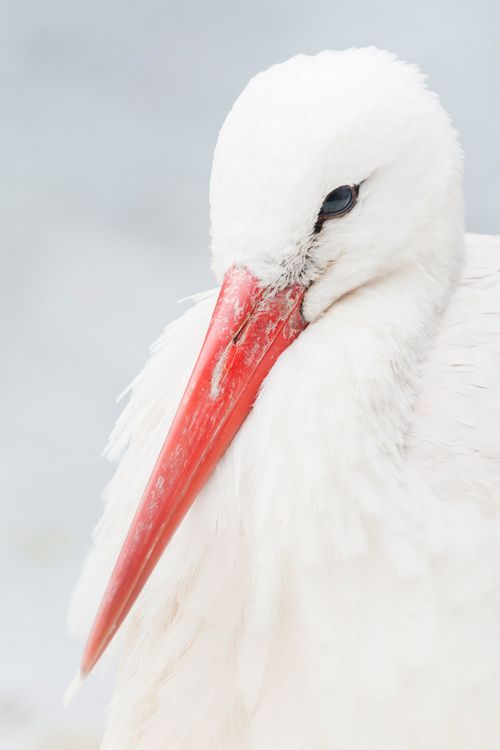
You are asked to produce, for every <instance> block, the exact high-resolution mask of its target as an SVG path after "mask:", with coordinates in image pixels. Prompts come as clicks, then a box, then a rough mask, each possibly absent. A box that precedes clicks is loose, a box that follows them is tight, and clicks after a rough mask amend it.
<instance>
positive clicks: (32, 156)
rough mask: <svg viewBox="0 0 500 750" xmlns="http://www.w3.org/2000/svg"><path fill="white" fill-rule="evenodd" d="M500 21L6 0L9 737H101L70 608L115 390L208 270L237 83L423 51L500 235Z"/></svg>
mask: <svg viewBox="0 0 500 750" xmlns="http://www.w3.org/2000/svg"><path fill="white" fill-rule="evenodd" d="M499 25H500V12H499V6H498V3H497V2H496V0H475V2H473V3H472V2H470V3H465V2H461V3H459V2H455V1H454V0H444V1H443V0H432V1H428V0H420V2H418V3H417V2H411V3H409V2H401V0H379V1H378V2H375V3H374V2H371V0H357V2H355V3H354V2H352V3H347V2H342V3H340V2H333V1H332V0H329V1H328V2H327V1H326V0H316V2H307V3H306V2H293V1H292V2H290V1H289V2H284V1H279V2H276V1H274V2H273V1H272V0H271V1H269V0H252V2H248V0H247V2H239V1H238V0H231V1H230V0H212V2H206V3H204V2H202V1H201V0H191V1H190V2H180V0H178V2H170V1H169V0H159V1H156V0H141V2H131V1H126V2H125V1H123V2H111V0H99V2H98V1H97V0H76V2H71V0H70V1H69V2H61V1H60V0H45V2H43V0H42V1H41V0H1V2H0V60H1V65H0V81H1V83H0V86H1V92H0V113H1V114H0V132H1V136H0V149H1V159H0V170H1V179H0V233H1V241H0V248H1V253H2V261H3V262H2V273H1V295H0V304H1V308H2V309H1V317H0V320H1V323H0V325H1V327H2V333H3V339H2V343H1V352H2V367H1V385H0V393H1V396H2V399H3V403H2V410H1V414H2V427H1V430H0V441H1V446H0V451H1V456H2V477H1V482H2V524H1V541H2V546H1V576H2V580H1V581H0V592H1V593H0V607H1V610H0V611H1V621H2V633H1V639H0V648H1V654H0V657H1V660H0V665H1V667H0V747H1V748H2V749H3V748H5V749H6V750H7V749H8V750H21V749H22V750H42V749H43V750H58V749H62V748H64V749H65V750H66V749H67V750H70V749H71V750H83V748H85V749H86V750H88V749H89V748H95V747H97V743H98V737H99V732H100V728H101V726H102V723H103V719H104V704H105V701H106V699H107V697H108V694H109V685H108V680H109V678H107V677H105V676H104V675H102V674H97V675H96V676H94V677H92V678H91V679H90V680H89V682H88V684H87V685H86V686H85V687H84V689H83V690H82V692H81V693H80V695H79V696H78V699H77V700H76V702H75V703H74V705H73V706H72V707H71V708H70V709H69V711H67V712H63V710H62V708H61V704H60V700H61V694H62V692H63V690H64V687H65V685H66V683H67V682H68V680H69V679H70V677H71V676H72V673H73V672H74V670H75V668H76V666H77V663H78V659H79V653H80V647H79V646H77V645H75V644H73V643H71V642H70V640H69V638H68V637H67V636H66V633H65V623H64V621H65V613H66V607H67V601H68V597H69V594H70V590H71V588H72V586H73V584H74V581H75V578H76V576H77V572H78V569H79V566H80V564H81V560H82V558H83V554H84V550H85V547H86V545H87V544H88V540H89V535H90V532H91V529H92V526H93V524H94V523H95V521H96V519H97V517H98V514H99V508H100V499H99V493H100V491H101V489H102V487H103V485H104V484H105V483H106V481H107V479H108V478H109V476H110V472H111V469H110V468H109V467H108V466H106V464H105V463H104V462H103V461H102V460H101V459H100V458H99V455H100V452H101V449H102V447H103V445H104V443H105V440H106V436H107V434H108V433H109V431H110V429H111V427H112V425H113V423H114V420H115V418H116V416H117V414H118V407H117V406H116V404H115V397H116V395H117V394H118V393H119V392H120V391H121V390H122V389H123V387H124V386H125V385H126V384H127V383H128V382H129V381H130V379H131V378H132V377H133V375H134V374H135V373H136V372H137V370H138V369H139V368H140V367H141V365H142V363H143V361H144V359H145V356H146V353H147V347H148V345H149V344H150V342H151V341H152V340H153V339H154V338H155V337H156V336H157V335H158V334H159V333H160V331H161V330H162V328H163V326H164V325H165V324H166V323H167V322H168V321H169V320H171V319H172V318H173V317H174V316H176V315H178V314H179V313H180V311H181V310H182V308H181V307H179V306H177V304H176V300H178V299H179V298H182V297H185V296H186V295H188V294H190V293H193V292H196V291H199V290H201V289H203V288H205V287H207V286H208V285H211V284H212V283H213V282H212V279H211V276H210V273H209V263H208V202H207V191H208V179H209V171H210V163H211V158H212V150H213V147H214V144H215V140H216V136H217V132H218V129H219V127H220V125H221V123H222V120H223V118H224V116H225V114H226V112H227V110H228V109H229V107H230V105H231V103H232V101H233V100H234V98H235V97H236V95H237V94H238V92H239V91H240V90H241V88H242V87H243V86H244V84H245V83H246V81H247V80H248V78H249V77H250V76H252V75H253V74H254V73H256V72H257V71H259V70H260V69H262V68H265V67H267V66H268V65H270V64H271V63H273V62H276V61H279V60H282V59H284V58H286V57H288V56H290V55H292V54H294V53H295V52H299V51H303V52H315V51H318V50H320V49H322V48H326V47H330V48H344V47H349V46H362V45H368V44H376V45H378V46H381V47H386V48H388V49H391V50H393V51H394V52H396V53H397V54H399V55H400V56H401V57H403V58H405V59H407V60H410V61H413V62H417V63H418V64H419V65H420V66H421V67H422V68H423V70H425V71H426V72H427V73H428V74H429V76H430V84H431V86H432V87H433V88H435V89H436V90H437V91H439V92H440V94H441V96H442V99H443V102H444V104H445V106H446V107H447V109H448V110H449V111H450V113H451V115H452V117H453V119H454V120H455V122H456V124H457V127H458V128H459V130H460V132H461V134H462V141H463V144H464V148H465V151H466V154H467V170H466V198H467V220H468V227H469V228H470V229H472V230H475V231H480V232H488V233H494V232H498V231H499V230H500V217H499V213H498V207H499V204H500V201H499V193H500V189H499V181H500V177H499V175H500V159H499V151H498V148H497V141H498V134H499V133H500V97H499V85H498V84H499V70H500V45H499V43H498V28H499ZM200 750H202V749H201V748H200Z"/></svg>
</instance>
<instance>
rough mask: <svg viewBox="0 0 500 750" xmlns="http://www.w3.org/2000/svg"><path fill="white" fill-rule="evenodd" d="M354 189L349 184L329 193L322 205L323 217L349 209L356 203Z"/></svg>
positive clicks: (321, 212)
mask: <svg viewBox="0 0 500 750" xmlns="http://www.w3.org/2000/svg"><path fill="white" fill-rule="evenodd" d="M354 199H355V195H354V189H353V188H352V187H350V186H349V185H342V187H338V188H336V189H335V190H332V192H331V193H329V194H328V195H327V196H326V198H325V200H324V203H323V205H322V207H321V211H320V215H321V216H323V218H325V219H326V218H328V217H330V216H336V215H338V214H343V213H345V212H346V211H348V210H349V209H350V208H351V207H352V205H353V204H354Z"/></svg>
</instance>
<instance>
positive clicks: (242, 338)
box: [81, 267, 307, 677]
mask: <svg viewBox="0 0 500 750" xmlns="http://www.w3.org/2000/svg"><path fill="white" fill-rule="evenodd" d="M304 292H305V287H303V286H301V285H299V284H295V285H293V286H289V287H287V288H285V289H282V290H278V291H277V290H275V289H268V288H266V287H264V286H262V285H261V284H260V282H259V281H258V279H257V278H255V277H254V276H253V275H252V274H251V273H250V272H249V271H248V270H247V269H245V268H239V267H233V268H231V269H230V270H229V271H228V272H227V274H226V276H225V279H224V283H223V285H222V288H221V291H220V294H219V298H218V301H217V304H216V306H215V310H214V313H213V316H212V319H211V322H210V325H209V328H208V332H207V335H206V338H205V341H204V344H203V346H202V349H201V352H200V354H199V357H198V360H197V362H196V365H195V367H194V370H193V373H192V375H191V378H190V380H189V383H188V385H187V388H186V391H185V393H184V396H183V398H182V400H181V403H180V405H179V409H178V411H177V414H176V416H175V418H174V421H173V423H172V426H171V428H170V432H169V434H168V435H167V438H166V440H165V443H164V445H163V448H162V450H161V452H160V455H159V457H158V460H157V462H156V465H155V467H154V470H153V473H152V475H151V478H150V480H149V482H148V485H147V487H146V489H145V492H144V495H143V498H142V501H141V504H140V506H139V508H138V511H137V513H136V515H135V518H134V520H133V522H132V525H131V527H130V530H129V532H128V534H127V538H126V539H125V542H124V544H123V547H122V549H121V552H120V554H119V556H118V560H117V562H116V565H115V567H114V570H113V573H112V576H111V579H110V581H109V584H108V586H107V589H106V591H105V594H104V597H103V599H102V602H101V605H100V608H99V611H98V613H97V616H96V619H95V622H94V625H93V628H92V630H91V633H90V635H89V638H88V641H87V645H86V648H85V651H84V655H83V659H82V664H81V675H82V676H83V677H85V676H86V675H87V674H88V673H89V672H90V671H91V670H92V668H93V667H94V665H95V664H96V662H97V661H98V660H99V658H100V656H101V655H102V653H103V652H104V650H105V649H106V647H107V645H108V644H109V642H110V641H111V639H112V638H113V635H114V634H115V633H116V631H117V630H118V628H119V627H120V625H121V623H122V622H123V620H124V618H125V617H126V615H127V613H128V612H129V610H130V608H131V607H132V605H133V604H134V602H135V600H136V599H137V597H138V595H139V594H140V592H141V590H142V588H143V586H144V584H145V583H146V581H147V579H148V578H149V576H150V574H151V573H152V571H153V569H154V567H155V565H156V563H157V562H158V560H159V558H160V556H161V554H162V552H163V550H164V549H165V547H166V545H167V544H168V542H169V540H170V539H171V537H172V535H173V534H174V532H175V530H176V528H177V527H178V525H179V523H180V522H181V521H182V519H183V517H184V516H185V514H186V513H187V511H188V510H189V508H190V506H191V504H192V503H193V501H194V500H195V498H196V496H197V495H198V493H199V491H200V490H201V488H202V487H203V485H204V484H205V482H206V480H207V479H208V477H209V476H210V474H211V472H212V471H213V469H214V468H215V465H216V464H217V462H218V460H219V458H220V457H221V456H222V454H223V453H224V451H225V450H226V448H227V447H228V445H229V443H230V442H231V440H232V439H233V437H234V436H235V434H236V433H237V431H238V429H239V428H240V426H241V424H242V423H243V421H244V419H245V417H246V416H247V414H248V412H249V411H250V409H251V407H252V404H253V402H254V400H255V398H256V395H257V393H258V390H259V388H260V386H261V384H262V381H263V380H264V378H265V376H266V375H267V373H268V372H269V370H270V369H271V367H272V366H273V364H274V362H275V361H276V359H277V358H278V357H279V356H280V354H281V353H282V352H283V351H284V350H285V349H286V348H287V347H288V346H289V345H290V344H291V343H292V342H293V341H294V340H295V338H296V337H297V336H298V335H299V334H300V333H301V331H302V330H303V329H304V328H305V327H306V326H307V322H306V321H305V320H304V318H303V316H302V313H301V304H302V299H303V296H304Z"/></svg>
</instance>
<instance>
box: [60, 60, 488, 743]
mask: <svg viewBox="0 0 500 750" xmlns="http://www.w3.org/2000/svg"><path fill="white" fill-rule="evenodd" d="M210 195H211V227H212V229H211V235H212V253H213V267H214V271H215V274H216V276H217V279H218V280H219V281H220V282H222V287H221V291H220V294H219V297H218V302H217V304H215V303H216V297H217V295H216V294H215V293H208V294H207V295H205V296H201V297H199V298H197V299H196V304H195V305H194V306H193V307H192V309H190V310H189V311H188V312H187V313H186V314H184V315H183V316H182V317H181V318H180V319H179V320H177V321H175V322H174V323H172V324H171V325H170V326H169V327H168V328H167V330H166V331H165V333H164V334H163V336H162V337H161V338H160V340H159V341H158V342H157V343H156V345H155V346H154V348H153V352H152V356H151V359H150V361H149V362H148V364H147V365H146V368H145V369H144V371H143V372H142V373H141V374H140V375H139V376H138V377H137V379H136V380H135V381H134V383H133V384H132V387H131V395H130V400H129V403H128V405H127V406H126V408H125V411H124V412H123V415H122V416H121V418H120V420H119V422H118V425H117V426H116V428H115V431H114V432H113V434H112V436H111V441H110V445H109V448H108V455H109V457H110V458H111V459H113V460H116V459H120V463H119V466H118V469H117V471H116V474H115V476H114V478H113V480H112V482H111V484H110V486H109V487H108V489H107V490H106V493H105V500H106V508H105V511H104V515H103V518H102V520H101V521H100V523H99V525H98V527H97V530H96V533H95V538H94V545H93V549H92V551H91V553H90V556H89V558H88V560H87V563H86V566H85V568H84V571H83V574H82V577H81V580H80V582H79V584H78V587H77V590H76V593H75V595H74V600H73V606H72V614H71V618H70V619H71V621H72V627H73V629H74V630H76V631H78V630H80V631H82V630H85V629H86V628H88V626H89V624H90V623H89V621H88V617H89V616H93V615H94V614H95V611H96V609H97V604H98V600H99V597H100V596H101V595H102V593H103V591H104V587H105V584H106V581H107V579H108V578H109V576H110V575H111V581H110V583H109V584H108V586H107V588H106V591H105V593H104V596H103V598H102V602H101V606H100V609H99V611H98V615H97V618H96V620H95V623H94V626H93V629H92V631H91V635H90V638H89V641H88V643H87V648H86V651H85V654H84V658H83V663H82V675H86V674H87V673H88V672H89V671H90V670H91V668H92V667H93V665H94V663H95V662H96V661H97V659H98V658H99V656H100V654H101V653H102V652H103V650H104V649H105V647H106V646H107V644H108V642H109V641H110V640H111V637H112V636H113V634H114V632H115V631H116V630H117V629H118V627H119V626H120V624H121V623H122V620H124V618H125V615H127V613H128V616H127V617H126V620H125V622H123V625H122V626H121V632H120V637H119V639H117V640H118V641H119V643H118V651H117V661H118V675H117V680H116V687H115V691H114V697H113V700H112V703H111V708H110V712H109V721H108V725H107V730H106V733H105V738H104V741H103V744H102V748H103V750H163V749H164V748H169V749H171V750H236V749H238V748H241V749H245V750H279V749H280V748H283V749H284V748H286V750H498V748H499V747H500V709H499V705H500V526H499V521H500V514H499V510H500V508H499V498H500V492H499V491H500V454H499V439H500V282H499V278H500V274H499V270H500V243H499V240H498V239H495V238H492V237H482V236H477V235H476V236H474V235H466V236H465V241H464V230H463V214H462V154H461V149H460V146H459V142H458V138H457V134H456V132H455V130H454V129H453V127H452V125H451V124H450V120H449V118H448V116H447V115H446V113H445V112H444V110H443V108H442V107H441V105H440V102H439V99H438V97H437V96H436V95H435V94H433V93H431V92H430V91H429V90H428V89H427V88H426V85H425V81H424V78H423V76H422V75H421V74H420V72H419V71H418V69H417V68H416V67H414V66H411V65H407V64H404V63H402V62H400V61H398V60H397V59H395V57H393V56H392V55H390V54H388V53H386V52H381V51H379V50H377V49H374V48H369V49H359V50H356V49H350V50H347V51H344V52H330V51H327V52H322V53H320V54H318V55H316V56H312V57H308V56H304V55H299V56H297V57H293V58H292V59H291V60H289V61H287V62H285V63H283V64H280V65H275V66H273V67H272V68H270V69H269V70H267V71H266V72H264V73H261V74H259V75H257V76H256V77H255V78H253V79H252V80H251V81H250V83H249V84H248V86H247V87H246V88H245V90H244V91H243V93H242V94H241V96H240V97H239V98H238V100H237V101H236V103H235V105H234V107H233V109H232V110H231V112H230V114H229V115H228V117H227V119H226V121H225V123H224V125H223V127H222V130H221V133H220V136H219V139H218V143H217V147H216V151H215V158H214V163H213V171H212V178H211V186H210ZM214 305H215V310H214ZM208 326H209V331H208V334H207V337H206V339H205V340H204V337H205V333H206V331H207V327H208ZM203 342H204V343H203ZM200 347H201V354H200V356H199V358H198V360H197V364H196V366H195V368H194V370H193V367H194V365H195V361H196V358H197V353H198V351H199V350H200ZM191 371H193V372H192V375H191V379H190V380H189V384H188V385H187V388H186V384H187V383H188V379H189V376H190V373H191ZM184 389H186V390H185V392H184V396H182V394H183V391H184ZM179 401H180V406H179V408H178V410H177V411H176V408H177V406H178V404H179ZM252 404H253V406H252ZM174 415H176V416H175V419H174ZM173 419H174V421H173V423H172V420H173ZM169 428H170V429H169ZM167 435H168V436H167ZM162 446H163V447H162ZM149 477H150V479H149V482H148V478H149ZM145 488H146V489H145ZM141 497H142V500H141ZM196 497H197V499H196V502H194V504H193V505H192V507H191V508H190V506H191V503H193V501H194V500H195V498H196ZM138 506H139V507H138ZM189 508H190V509H189ZM188 509H189V512H188V513H187V511H188ZM136 511H137V513H136ZM186 513H187V515H186V516H185V517H184V518H183V516H184V514H186ZM134 514H135V517H134ZM127 529H129V530H128V533H127ZM174 532H175V535H174ZM124 540H125V541H124ZM168 542H169V543H168ZM167 543H168V546H166V545H167ZM122 544H123V546H122ZM120 548H121V552H120ZM117 556H118V560H117V562H116V565H115V561H116V559H117ZM114 565H115V567H114V570H113V566H114ZM155 566H156V567H155ZM154 567H155V570H154V572H153V573H152V571H153V568H154ZM112 571H113V572H112ZM151 573H152V575H151V577H150V578H149V580H147V579H148V577H149V575H150V574H151ZM146 580H147V584H146ZM137 597H138V598H137ZM136 598H137V601H135V600H136ZM134 602H135V604H134ZM132 605H134V606H133V607H132ZM129 610H131V611H130V612H129Z"/></svg>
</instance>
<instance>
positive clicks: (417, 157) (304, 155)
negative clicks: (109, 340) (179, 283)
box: [82, 49, 462, 674]
mask: <svg viewBox="0 0 500 750" xmlns="http://www.w3.org/2000/svg"><path fill="white" fill-rule="evenodd" d="M211 218H212V250H213V259H214V268H215V271H216V274H217V275H218V276H219V278H220V279H221V280H222V282H223V283H222V287H221V292H220V294H219V298H218V301H217V304H216V306H215V311H214V314H213V317H212V320H211V323H210V326H209V329H208V332H207V336H206V339H205V342H204V344H203V347H202V350H201V352H200V355H199V358H198V361H197V363H196V365H195V368H194V370H193V373H192V375H191V378H190V381H189V383H188V386H187V388H186V391H185V394H184V396H183V398H182V401H181V404H180V406H179V409H178V411H177V414H176V416H175V418H174V421H173V423H172V426H171V428H170V432H169V433H168V435H167V438H166V441H165V444H164V446H163V448H162V451H161V453H160V456H159V458H158V461H157V464H156V466H155V468H154V471H153V474H152V476H151V478H150V481H149V483H148V485H147V487H146V489H145V492H144V496H143V498H142V501H141V503H140V505H139V509H138V511H137V514H136V516H135V519H134V521H133V523H132V526H131V528H130V531H129V533H128V535H127V538H126V540H125V543H124V545H123V547H122V550H121V552H120V555H119V557H118V560H117V563H116V565H115V568H114V571H113V574H112V577H111V581H110V583H109V585H108V588H107V590H106V593H105V595H104V598H103V601H102V603H101V606H100V609H99V612H98V614H97V618H96V621H95V623H94V627H93V629H92V632H91V634H90V637H89V641H88V643H87V647H86V650H85V654H84V657H83V662H82V673H83V674H86V673H87V672H88V671H89V670H90V669H91V668H92V666H93V665H94V664H95V662H96V661H97V659H98V658H99V656H100V654H101V653H102V652H103V650H104V649H105V647H106V645H107V644H108V642H109V641H110V639H111V638H112V636H113V634H114V632H115V631H116V629H117V628H118V627H119V625H120V623H121V622H122V620H123V619H124V617H125V616H126V614H127V612H128V611H129V609H130V607H131V606H132V604H133V603H134V601H135V599H136V598H137V596H138V594H139V592H140V590H141V588H142V587H143V586H144V584H145V582H146V580H147V578H148V576H149V575H150V573H151V571H152V570H153V568H154V566H155V564H156V562H157V561H158V559H159V557H160V555H161V553H162V551H163V549H164V548H165V546H166V544H167V543H168V541H169V539H170V538H171V537H172V535H173V533H174V532H175V529H176V528H177V526H178V525H179V523H180V522H181V520H182V518H183V516H184V514H185V513H186V511H187V509H188V508H189V507H190V505H191V503H192V502H193V501H194V499H195V497H196V495H197V494H198V492H199V491H200V489H201V488H202V486H203V485H204V483H205V482H206V481H207V479H208V477H209V475H210V472H211V471H212V470H213V468H214V466H215V465H216V463H217V461H218V460H219V458H220V457H221V455H222V454H223V452H224V451H225V450H226V448H227V447H228V445H229V443H230V442H231V440H232V438H233V437H234V435H235V434H236V432H237V431H238V429H239V428H240V426H241V424H242V423H243V421H244V419H245V416H246V415H247V413H248V412H249V410H250V408H251V407H252V404H253V402H254V400H255V398H256V396H257V393H258V390H259V387H260V385H261V383H262V381H263V379H264V378H265V376H266V374H267V373H268V372H269V370H270V368H271V367H272V366H273V364H274V362H275V361H276V359H277V357H278V356H279V355H280V354H281V352H282V351H283V350H284V349H286V348H287V346H289V345H290V344H291V343H292V342H293V341H294V340H295V339H296V338H297V337H298V336H299V335H300V333H301V331H302V330H303V329H304V328H305V327H306V326H307V325H308V323H310V322H312V321H314V320H315V319H316V318H317V317H318V316H320V315H321V314H323V313H324V312H325V311H326V310H327V309H328V308H330V307H331V306H332V305H333V304H334V303H335V301H336V300H338V299H339V298H340V297H342V296H343V295H345V294H347V293H348V292H352V291H354V290H356V289H358V288H360V287H362V286H363V285H365V284H367V283H368V282H373V281H374V280H376V279H378V278H381V277H385V276H387V275H388V274H390V273H392V272H395V271H397V270H398V269H402V268H404V267H405V266H409V265H420V266H421V267H422V269H423V270H424V272H425V271H426V270H428V271H429V275H431V276H436V274H441V275H443V274H444V276H445V277H446V276H448V277H449V278H451V277H452V275H453V272H454V268H455V265H456V260H457V257H458V256H459V250H460V245H461V241H460V235H461V233H462V202H461V153H460V148H459V145H458V141H457V137H456V134H455V132H454V130H453V129H452V127H451V125H450V122H449V119H448V117H447V115H446V114H445V112H444V111H443V109H442V108H441V105H440V103H439V100H438V98H437V97H436V96H435V95H434V94H432V93H431V92H430V91H428V90H427V89H426V87H425V84H424V79H423V77H422V76H421V74H420V73H419V71H418V70H417V69H416V68H415V67H413V66H410V65H406V64H404V63H401V62H399V61H397V60H396V59H395V58H394V57H393V56H392V55H389V54H388V53H386V52H380V51H378V50H375V49H363V50H347V51H346V52H322V53H321V54H319V55H317V56H316V57H306V56H303V55H300V56H297V57H294V58H292V59H291V60H289V61H288V62H286V63H283V64H282V65H276V66H274V67H272V68H270V69H269V70H268V71H266V72H265V73H261V74H260V75H258V76H256V77H255V78H254V79H252V80H251V81H250V83H249V84H248V86H247V87H246V89H245V90H244V91H243V93H242V94H241V96H240V97H239V99H238V100H237V102H236V103H235V105H234V107H233V109H232V111H231V112H230V114H229V116H228V118H227V120H226V122H225V123H224V126H223V128H222V130H221V134H220V137H219V141H218V143H217V148H216V152H215V158H214V165H213V172H212V180H211Z"/></svg>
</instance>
